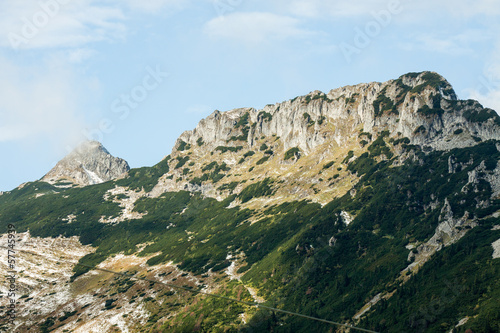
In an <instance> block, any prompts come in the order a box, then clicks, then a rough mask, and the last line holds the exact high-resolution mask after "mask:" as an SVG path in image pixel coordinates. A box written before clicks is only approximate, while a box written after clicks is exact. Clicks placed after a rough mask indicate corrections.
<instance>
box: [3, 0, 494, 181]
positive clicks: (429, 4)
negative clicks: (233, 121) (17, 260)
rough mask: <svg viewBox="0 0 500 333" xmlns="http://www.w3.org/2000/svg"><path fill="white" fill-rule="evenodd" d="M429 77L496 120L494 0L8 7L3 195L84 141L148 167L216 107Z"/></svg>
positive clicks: (44, 0) (212, 0) (102, 0)
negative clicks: (440, 77) (492, 111)
mask: <svg viewBox="0 0 500 333" xmlns="http://www.w3.org/2000/svg"><path fill="white" fill-rule="evenodd" d="M424 70H431V71H436V72H438V73H440V74H441V75H443V76H444V77H445V78H446V79H447V80H448V81H449V82H450V83H451V84H452V85H453V86H454V88H455V91H456V92H457V94H458V96H459V98H461V99H468V98H473V99H477V100H479V102H481V103H482V104H483V105H484V106H485V107H490V108H493V109H495V110H500V3H498V0H474V1H472V0H420V1H412V0H358V1H337V0H265V1H264V0H23V1H19V0H2V1H1V2H0V191H8V190H11V189H13V188H15V187H17V186H18V185H20V184H21V183H24V182H27V181H34V180H37V179H40V178H41V177H42V176H43V175H44V174H45V173H47V172H48V171H49V170H50V169H51V168H52V167H53V166H54V165H55V164H56V163H57V161H59V160H60V159H61V158H63V157H64V156H65V155H67V154H68V153H69V152H70V151H71V149H73V148H74V147H75V146H76V145H77V144H78V143H79V142H81V141H82V140H86V139H91V140H98V141H101V142H102V143H103V144H104V146H105V147H106V148H107V149H108V150H109V151H110V153H111V154H113V155H115V156H118V157H121V158H124V159H125V160H127V161H128V162H129V164H130V166H131V167H134V168H135V167H142V166H151V165H154V164H156V163H158V162H159V161H160V160H161V159H162V158H163V157H164V156H166V155H168V154H169V153H170V152H171V150H172V147H173V145H174V143H175V140H176V139H177V137H178V136H179V135H180V134H181V133H182V132H183V131H185V130H190V129H193V128H194V127H196V125H197V123H198V122H199V121H200V120H201V119H202V118H205V117H206V116H208V115H209V114H211V113H212V112H213V111H214V110H216V109H217V110H220V111H226V110H230V109H233V108H238V107H255V108H257V109H258V108H262V107H264V106H265V105H266V104H274V103H276V102H282V101H285V100H288V99H291V98H294V97H296V96H299V95H305V94H307V93H309V92H311V91H314V90H321V91H324V92H328V91H329V90H331V89H334V88H338V87H341V86H345V85H354V84H358V83H363V82H372V81H378V82H384V81H387V80H390V79H395V78H398V77H399V76H401V75H402V74H405V73H408V72H420V71H424Z"/></svg>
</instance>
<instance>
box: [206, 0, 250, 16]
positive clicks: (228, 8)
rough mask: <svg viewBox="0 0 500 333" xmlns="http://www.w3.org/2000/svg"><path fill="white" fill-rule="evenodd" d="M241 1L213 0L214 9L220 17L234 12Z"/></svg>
mask: <svg viewBox="0 0 500 333" xmlns="http://www.w3.org/2000/svg"><path fill="white" fill-rule="evenodd" d="M242 3H243V0H213V5H214V8H215V11H216V12H217V15H219V16H220V17H224V15H226V14H227V13H232V12H234V11H235V10H236V8H238V7H239V6H241V4H242Z"/></svg>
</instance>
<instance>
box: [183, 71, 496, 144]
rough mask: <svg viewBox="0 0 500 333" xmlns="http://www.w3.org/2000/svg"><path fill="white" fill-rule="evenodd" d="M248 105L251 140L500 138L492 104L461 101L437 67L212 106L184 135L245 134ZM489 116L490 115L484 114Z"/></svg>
mask: <svg viewBox="0 0 500 333" xmlns="http://www.w3.org/2000/svg"><path fill="white" fill-rule="evenodd" d="M246 113H248V115H249V120H250V121H251V122H252V123H254V124H255V125H254V126H252V128H250V130H249V132H248V134H247V135H245V134H246V133H243V135H245V137H246V141H247V142H248V144H249V145H250V147H252V146H253V145H254V144H255V142H256V141H257V140H258V138H259V137H261V136H272V135H276V136H278V137H280V138H281V139H282V140H283V142H284V143H285V149H287V148H290V147H299V148H300V149H301V150H302V151H304V152H306V153H307V152H310V151H311V150H312V149H314V148H315V147H317V146H319V145H322V144H324V143H325V142H329V141H331V140H332V139H333V140H334V141H336V143H337V144H338V145H342V144H343V143H345V142H347V141H348V140H349V139H350V138H352V136H358V134H359V128H362V130H363V132H366V133H370V134H372V135H374V136H375V137H376V136H377V134H378V133H380V132H381V131H384V130H388V131H389V132H390V135H391V136H393V137H397V136H398V135H397V134H399V136H400V137H406V138H409V139H410V141H411V143H412V144H417V145H420V146H423V147H425V146H427V147H430V148H432V149H436V150H448V149H452V148H461V147H468V146H473V145H474V144H475V143H476V141H479V139H481V140H489V139H500V121H499V120H498V116H497V115H496V113H495V112H494V111H493V110H489V109H484V108H483V107H482V106H481V105H480V104H479V103H478V102H476V101H472V100H469V101H459V100H457V97H456V94H455V92H454V90H453V88H452V87H451V85H450V84H449V83H448V82H447V81H446V80H445V79H444V78H443V77H441V76H440V75H439V74H436V73H432V72H423V73H411V74H406V75H403V76H402V77H400V78H399V79H397V80H391V81H388V82H385V83H378V82H374V83H366V84H359V85H356V86H347V87H343V88H339V89H335V90H332V91H330V92H329V93H328V94H324V93H322V92H320V91H314V92H312V93H310V94H308V95H306V96H303V97H298V98H295V99H293V100H290V101H286V102H283V103H277V104H275V105H267V106H266V107H265V108H264V109H262V110H256V109H253V108H242V109H235V110H231V111H227V112H223V113H221V112H220V111H215V112H214V113H213V114H211V115H210V116H208V117H207V118H206V119H203V120H202V121H201V122H200V123H199V125H198V126H197V127H196V129H194V130H192V131H187V132H184V133H183V134H182V135H181V137H180V138H179V140H178V142H177V145H176V147H178V145H179V144H180V142H181V140H182V141H184V142H187V143H189V144H191V145H194V144H196V142H197V140H199V139H200V138H201V139H202V140H203V142H205V143H208V144H209V145H211V146H213V147H216V146H219V145H226V144H227V142H228V140H231V138H232V137H234V136H239V135H241V131H240V130H239V129H238V128H236V127H235V125H236V124H237V122H238V120H239V119H240V118H241V117H242V116H244V115H245V114H246ZM486 120H487V121H486Z"/></svg>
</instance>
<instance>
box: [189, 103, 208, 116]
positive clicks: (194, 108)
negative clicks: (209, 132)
mask: <svg viewBox="0 0 500 333" xmlns="http://www.w3.org/2000/svg"><path fill="white" fill-rule="evenodd" d="M213 111H214V109H213V108H212V107H210V106H208V105H203V104H196V105H191V106H190V107H188V108H187V109H186V112H187V113H192V114H210V113H211V112H213Z"/></svg>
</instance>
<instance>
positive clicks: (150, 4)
mask: <svg viewBox="0 0 500 333" xmlns="http://www.w3.org/2000/svg"><path fill="white" fill-rule="evenodd" d="M122 1H123V0H122ZM125 2H126V3H127V5H128V6H129V7H130V8H131V9H138V10H142V11H145V12H156V11H158V10H161V9H163V8H170V9H181V8H183V7H184V6H185V5H187V4H188V3H189V0H125Z"/></svg>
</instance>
